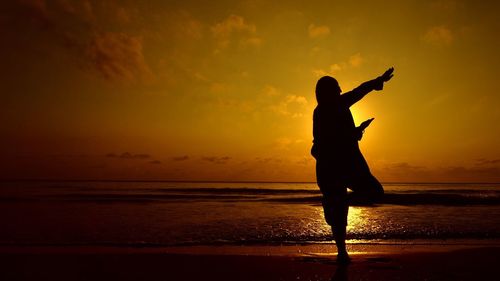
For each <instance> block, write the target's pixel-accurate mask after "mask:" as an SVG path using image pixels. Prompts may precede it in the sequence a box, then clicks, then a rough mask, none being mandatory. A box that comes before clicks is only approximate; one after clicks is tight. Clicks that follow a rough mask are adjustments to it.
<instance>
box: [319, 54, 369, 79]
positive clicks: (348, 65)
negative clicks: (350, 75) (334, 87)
mask: <svg viewBox="0 0 500 281" xmlns="http://www.w3.org/2000/svg"><path fill="white" fill-rule="evenodd" d="M364 62H365V59H364V58H363V56H362V55H361V53H355V54H353V55H351V56H349V58H347V60H346V61H342V62H339V63H333V64H331V65H330V66H329V67H328V68H327V69H321V68H320V69H313V73H314V75H315V76H317V77H321V76H326V75H329V76H335V75H336V74H338V73H339V72H341V71H343V70H346V69H352V68H358V67H360V66H361V65H363V63H364Z"/></svg>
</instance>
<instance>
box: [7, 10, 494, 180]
mask: <svg viewBox="0 0 500 281" xmlns="http://www.w3.org/2000/svg"><path fill="white" fill-rule="evenodd" d="M499 10H500V2H497V1H459V0H457V1H451V0H450V1H446V0H443V1H334V0H331V1H314V0H311V1H260V0H248V1H191V0H184V1H160V0H157V1H153V0H151V1H98V0H95V1H71V0H52V1H49V0H47V1H44V0H12V1H8V3H3V4H2V8H0V36H1V38H2V44H1V46H0V50H1V52H0V59H1V62H2V63H1V68H0V74H1V76H0V77H1V78H0V79H1V83H0V101H1V104H2V110H1V111H0V120H1V123H0V129H1V132H2V133H1V138H0V153H1V156H2V158H3V161H2V162H1V164H0V168H1V169H0V178H2V179H108V180H110V179H140V180H224V181H241V180H243V181H314V180H315V175H314V165H315V162H314V159H313V158H312V157H311V156H310V153H309V151H310V147H311V144H312V143H311V142H312V111H313V110H314V107H315V106H316V101H315V97H314V87H315V83H316V81H317V80H318V79H319V78H320V77H321V76H323V75H332V76H334V77H336V78H337V79H338V80H339V82H340V85H341V88H342V89H343V90H344V91H347V90H350V89H352V88H353V87H355V86H357V85H359V84H360V83H362V82H364V81H365V80H369V79H372V78H375V77H377V76H378V75H380V74H382V73H383V72H384V71H385V70H386V69H387V68H389V67H391V66H394V68H395V76H394V78H393V79H392V80H391V81H390V82H389V83H388V84H386V85H385V89H384V91H382V92H372V93H371V94H369V95H368V96H367V97H366V98H365V99H364V100H362V101H361V102H359V103H358V104H356V105H354V106H353V107H352V108H351V110H352V112H353V115H354V118H355V121H356V123H357V124H359V123H361V122H362V121H364V120H366V119H368V118H370V117H374V118H375V120H374V122H373V123H372V125H371V126H370V127H369V128H368V129H367V130H366V134H365V136H364V138H363V140H362V141H361V144H360V145H361V149H362V151H363V153H364V155H365V157H366V159H367V161H368V163H369V164H370V167H371V169H372V172H373V173H374V174H375V175H376V176H377V177H378V178H379V179H380V180H381V181H383V182H390V181H397V182H406V181H411V182H415V181H417V182H436V181H437V182H443V181H453V182H458V181H472V182H500V145H499V144H500V125H499V124H500V82H499V73H500V72H499V70H498V68H499V66H500V53H499V50H500V44H499V43H500V38H499V35H500V22H499V21H498V11H499Z"/></svg>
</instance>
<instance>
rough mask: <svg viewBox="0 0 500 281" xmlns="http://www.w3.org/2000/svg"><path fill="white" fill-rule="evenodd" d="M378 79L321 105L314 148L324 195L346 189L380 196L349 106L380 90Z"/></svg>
mask: <svg viewBox="0 0 500 281" xmlns="http://www.w3.org/2000/svg"><path fill="white" fill-rule="evenodd" d="M375 83H376V80H372V81H369V82H365V83H363V84H362V85H361V86H359V87H358V88H356V89H354V90H352V91H351V92H348V93H345V94H343V95H340V96H339V97H338V98H337V99H335V100H334V101H333V102H331V103H329V104H319V105H318V106H317V107H316V109H315V110H314V114H313V137H314V140H313V147H312V149H311V154H312V155H313V156H314V158H316V161H317V163H316V165H317V166H316V172H317V179H318V185H319V186H320V188H321V189H322V192H323V193H328V189H329V188H337V187H335V186H343V187H344V188H345V187H348V188H350V189H351V190H353V191H354V192H355V193H359V194H364V195H370V196H373V195H381V194H383V187H382V185H381V184H380V183H379V181H378V180H377V179H376V178H375V177H374V176H373V175H372V174H371V172H370V168H369V167H368V164H367V162H366V160H365V158H364V157H363V154H362V153H361V151H360V149H359V144H358V139H359V136H360V134H361V132H360V130H359V128H356V126H355V123H354V118H353V117H352V114H351V111H350V109H349V108H350V106H351V105H353V104H354V103H356V102H357V101H359V100H360V99H361V98H362V97H363V96H364V95H366V94H367V93H368V92H370V91H371V90H373V89H375V88H376V87H377V84H375Z"/></svg>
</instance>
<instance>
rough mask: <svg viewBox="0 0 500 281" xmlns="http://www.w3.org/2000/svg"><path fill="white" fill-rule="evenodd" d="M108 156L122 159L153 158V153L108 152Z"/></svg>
mask: <svg viewBox="0 0 500 281" xmlns="http://www.w3.org/2000/svg"><path fill="white" fill-rule="evenodd" d="M106 157H108V158H120V159H148V158H151V155H149V154H144V153H139V154H132V153H129V152H123V153H121V154H115V153H108V154H106Z"/></svg>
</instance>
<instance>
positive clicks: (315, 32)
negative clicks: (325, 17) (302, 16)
mask: <svg viewBox="0 0 500 281" xmlns="http://www.w3.org/2000/svg"><path fill="white" fill-rule="evenodd" d="M308 32H309V37H310V38H322V37H326V36H328V35H330V28H329V27H328V26H326V25H315V24H312V23H311V24H310V25H309V27H308Z"/></svg>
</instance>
